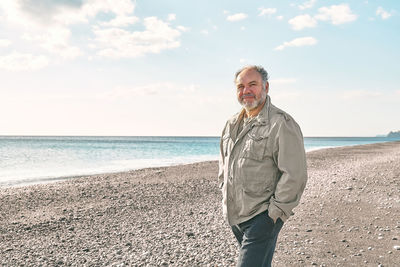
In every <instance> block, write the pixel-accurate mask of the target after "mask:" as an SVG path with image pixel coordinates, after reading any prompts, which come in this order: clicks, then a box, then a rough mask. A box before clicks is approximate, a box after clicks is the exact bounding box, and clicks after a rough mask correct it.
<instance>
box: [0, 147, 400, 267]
mask: <svg viewBox="0 0 400 267" xmlns="http://www.w3.org/2000/svg"><path fill="white" fill-rule="evenodd" d="M307 161H308V166H309V181H308V184H307V187H306V191H305V192H304V195H303V198H302V201H301V204H300V205H299V207H297V208H296V209H295V215H294V216H293V217H291V218H290V219H289V220H288V221H287V222H286V223H285V225H284V227H283V229H282V231H281V233H280V236H279V240H278V245H277V247H276V254H275V256H274V260H273V264H274V266H312V265H315V266H337V265H339V266H378V265H379V264H381V265H382V266H400V142H391V143H380V144H370V145H362V146H352V147H342V148H331V149H323V150H317V151H312V152H309V153H307ZM217 168H218V167H217V163H216V162H202V163H196V164H189V165H180V166H173V167H165V168H150V169H142V170H136V171H130V172H123V173H115V174H102V175H94V176H87V177H79V178H74V179H70V180H66V181H60V182H56V183H48V184H38V185H30V186H23V187H13V188H0V203H1V205H0V264H1V266H234V265H235V262H236V257H237V246H236V241H235V239H234V237H233V234H232V233H231V232H230V229H229V226H228V225H227V224H226V223H225V222H224V221H223V219H222V216H221V205H220V203H221V193H220V191H219V189H218V188H217V182H216V176H217ZM398 246H399V247H398Z"/></svg>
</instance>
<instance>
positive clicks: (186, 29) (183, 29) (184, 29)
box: [176, 25, 190, 32]
mask: <svg viewBox="0 0 400 267" xmlns="http://www.w3.org/2000/svg"><path fill="white" fill-rule="evenodd" d="M176 28H177V29H178V30H180V31H181V32H188V31H190V28H188V27H185V26H182V25H179V26H176Z"/></svg>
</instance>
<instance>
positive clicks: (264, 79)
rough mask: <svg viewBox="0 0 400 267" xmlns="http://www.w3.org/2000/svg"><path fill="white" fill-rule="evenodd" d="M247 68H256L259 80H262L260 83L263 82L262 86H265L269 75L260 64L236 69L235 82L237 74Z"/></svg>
mask: <svg viewBox="0 0 400 267" xmlns="http://www.w3.org/2000/svg"><path fill="white" fill-rule="evenodd" d="M248 69H253V70H256V71H257V72H258V73H259V74H260V75H261V80H262V83H263V87H264V88H265V85H266V84H267V82H268V79H269V76H268V72H267V71H266V70H265V69H264V68H263V67H262V66H257V65H248V66H244V67H243V68H241V69H240V70H238V71H237V72H236V73H235V82H236V79H237V77H238V76H239V74H240V73H242V71H244V70H248Z"/></svg>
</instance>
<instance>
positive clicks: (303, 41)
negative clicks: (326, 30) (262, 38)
mask: <svg viewBox="0 0 400 267" xmlns="http://www.w3.org/2000/svg"><path fill="white" fill-rule="evenodd" d="M317 42H318V41H317V39H315V38H314V37H301V38H296V39H293V40H292V41H290V42H284V43H283V44H281V45H279V46H277V47H276V48H275V50H283V49H285V48H286V47H299V46H310V45H315V44H317Z"/></svg>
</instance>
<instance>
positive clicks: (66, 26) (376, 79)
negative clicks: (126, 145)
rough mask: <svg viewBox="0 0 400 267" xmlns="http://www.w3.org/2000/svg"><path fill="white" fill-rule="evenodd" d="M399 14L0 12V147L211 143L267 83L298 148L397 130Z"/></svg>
mask: <svg viewBox="0 0 400 267" xmlns="http://www.w3.org/2000/svg"><path fill="white" fill-rule="evenodd" d="M399 16H400V2H398V1H394V0H393V1H383V0H376V1H321V0H311V1H278V0H276V1H227V0H225V1H208V0H206V1H192V0H185V1H183V0H179V1H178V0H158V1H156V0H137V1H130V0H112V1H111V0H68V1H67V0H13V1H11V0H9V1H2V2H1V3H0V80H1V86H0V121H1V124H0V135H196V136H198V135H211V136H217V135H219V134H220V132H221V129H222V128H223V126H224V123H225V121H226V119H228V118H229V117H230V116H231V115H233V114H234V113H236V112H237V111H239V110H240V106H239V104H238V103H237V100H236V97H235V87H234V84H233V74H234V73H235V71H236V70H237V69H239V68H240V67H241V66H243V65H247V64H257V65H262V66H264V67H265V68H266V69H267V71H268V72H269V73H270V95H271V98H272V102H273V103H274V104H275V105H276V106H278V107H280V108H282V109H284V110H286V111H287V112H289V113H290V114H291V115H292V116H293V117H294V118H295V119H296V120H297V121H298V123H299V124H300V126H301V128H302V130H303V134H304V135H305V136H374V135H377V134H386V133H388V132H389V131H391V130H400V116H399V114H400V63H399V62H400V52H399V49H398V47H399V45H400V31H399V29H400V20H399V18H400V17H399Z"/></svg>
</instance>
